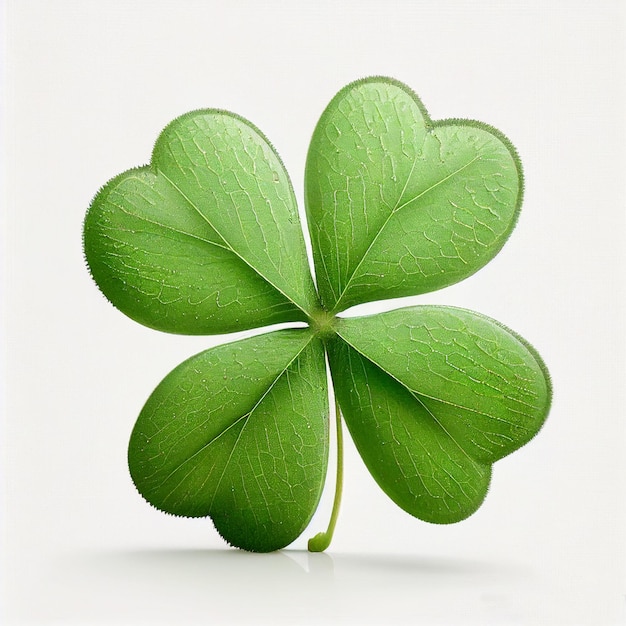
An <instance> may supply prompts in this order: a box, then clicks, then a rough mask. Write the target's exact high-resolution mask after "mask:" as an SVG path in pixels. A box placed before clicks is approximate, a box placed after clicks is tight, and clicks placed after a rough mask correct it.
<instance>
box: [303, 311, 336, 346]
mask: <svg viewBox="0 0 626 626" xmlns="http://www.w3.org/2000/svg"><path fill="white" fill-rule="evenodd" d="M309 322H310V324H311V328H312V329H313V330H314V331H315V333H316V334H317V335H319V336H320V337H321V338H322V339H325V338H327V337H332V336H333V335H334V334H335V326H336V325H337V318H336V317H335V316H334V315H333V314H332V313H329V312H328V311H326V310H325V309H318V310H317V311H314V312H313V313H312V314H311V316H310V317H309Z"/></svg>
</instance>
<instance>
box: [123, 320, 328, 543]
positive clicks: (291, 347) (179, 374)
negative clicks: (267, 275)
mask: <svg viewBox="0 0 626 626" xmlns="http://www.w3.org/2000/svg"><path fill="white" fill-rule="evenodd" d="M327 397H328V391H327V388H326V367H325V363H324V351H323V347H322V344H321V342H320V341H319V340H318V339H316V338H315V337H314V335H313V334H312V333H311V332H310V331H308V330H305V329H303V330H283V331H275V332H273V333H269V334H266V335H260V336H257V337H253V338H250V339H244V340H241V341H237V342H234V343H229V344H225V345H222V346H218V347H216V348H211V349H210V350H207V351H205V352H202V353H200V354H198V355H196V356H194V357H192V358H190V359H189V360H187V361H185V362H184V363H182V364H181V365H179V366H178V367H177V368H176V369H174V370H173V371H172V372H171V373H170V374H168V375H167V376H166V377H165V379H164V380H163V381H162V382H161V383H160V384H159V386H158V387H157V388H156V389H155V390H154V392H153V393H152V395H151V396H150V398H149V400H148V401H147V403H146V405H145V407H144V408H143V410H142V411H141V414H140V416H139V418H138V420H137V423H136V425H135V428H134V430H133V434H132V437H131V440H130V446H129V465H130V470H131V475H132V477H133V480H134V482H135V485H136V486H137V488H138V490H139V491H140V493H141V494H142V495H143V496H144V497H145V498H146V499H147V500H148V502H150V503H151V504H153V505H154V506H155V507H157V508H158V509H161V510H162V511H165V512H167V513H172V514H174V515H183V516H189V517H202V516H207V515H210V516H211V517H212V518H213V522H214V523H215V526H216V528H217V529H218V531H219V532H220V534H221V535H222V536H223V537H224V538H225V539H226V540H227V541H228V542H229V543H231V544H234V545H236V546H239V547H242V548H245V549H247V550H254V551H257V552H267V551H271V550H276V549H279V548H282V547H284V546H286V545H288V544H289V543H291V542H292V541H293V540H294V539H295V538H296V537H298V535H300V533H301V532H302V531H303V530H304V527H305V526H306V525H307V523H308V522H309V519H310V518H311V516H312V515H313V512H314V510H315V508H316V507H317V503H318V501H319V498H320V494H321V491H322V485H323V480H324V476H325V473H326V464H327V457H328V401H327Z"/></svg>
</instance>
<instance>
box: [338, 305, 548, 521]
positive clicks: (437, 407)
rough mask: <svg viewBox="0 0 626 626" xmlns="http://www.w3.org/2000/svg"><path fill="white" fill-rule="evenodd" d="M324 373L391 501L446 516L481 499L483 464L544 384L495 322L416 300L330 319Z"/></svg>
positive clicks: (523, 348) (532, 412) (536, 421)
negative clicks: (333, 322)
mask: <svg viewBox="0 0 626 626" xmlns="http://www.w3.org/2000/svg"><path fill="white" fill-rule="evenodd" d="M337 335H338V338H337V339H336V340H335V342H334V343H333V346H332V348H331V370H332V372H333V382H334V385H335V390H336V393H337V395H338V397H339V400H340V403H341V406H342V410H343V413H344V415H345V418H346V423H347V424H348V427H349V429H350V432H351V433H352V436H353V438H354V440H355V443H356V444H357V447H358V449H359V451H360V453H361V455H362V456H363V458H364V460H365V462H366V464H367V465H368V467H369V469H370V471H371V472H372V474H373V475H374V477H375V478H376V480H377V481H378V483H379V484H380V485H381V487H382V488H383V489H384V490H385V492H387V493H388V494H389V495H390V496H391V497H392V498H393V499H394V500H395V501H396V502H397V503H398V504H399V505H400V506H401V507H402V508H404V509H405V510H407V511H408V512H410V513H412V514H413V515H415V516H417V517H420V518H422V519H425V520H428V521H431V522H440V523H447V522H453V521H458V520H459V519H463V518H464V517H467V515H469V514H471V513H472V512H473V511H474V510H475V509H476V508H477V507H478V506H479V505H480V503H481V501H482V499H483V497H484V495H485V493H486V489H487V484H488V476H489V465H490V464H491V463H493V462H494V461H496V460H498V459H500V458H502V457H503V456H505V455H507V454H509V453H510V452H512V451H513V450H516V449H517V448H519V447H520V446H522V445H523V444H525V443H526V442H527V441H528V440H529V439H530V438H532V437H533V436H534V435H535V434H536V433H537V431H538V430H539V428H540V427H541V425H542V424H543V422H544V420H545V418H546V415H547V413H548V410H549V406H550V401H551V388H550V383H549V379H548V377H547V372H546V369H545V366H544V364H543V361H541V359H540V357H539V356H538V354H537V353H536V351H535V350H534V349H532V348H531V347H530V346H529V345H528V344H527V343H526V342H524V341H523V340H522V339H521V338H519V337H518V336H517V335H516V334H515V333H513V332H512V331H510V330H509V329H507V328H505V327H503V326H502V325H500V324H499V323H497V322H496V321H494V320H492V319H489V318H487V317H485V316H482V315H479V314H477V313H474V312H472V311H467V310H465V309H457V308H452V307H443V306H419V307H411V308H405V309H398V310H395V311H390V312H387V313H381V314H378V315H373V316H370V317H362V318H352V319H342V320H341V321H340V322H339V323H338V325H337Z"/></svg>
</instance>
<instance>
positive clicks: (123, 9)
mask: <svg viewBox="0 0 626 626" xmlns="http://www.w3.org/2000/svg"><path fill="white" fill-rule="evenodd" d="M625 8H626V3H623V2H618V1H615V2H608V1H602V0H594V2H588V1H587V0H585V1H580V2H564V1H553V2H548V1H546V0H536V1H531V0H526V1H520V2H513V1H511V2H496V1H495V0H494V1H493V2H487V1H485V2H464V3H462V2H445V1H440V0H438V1H435V0H433V1H432V2H417V1H415V2H409V1H408V0H407V1H405V2H401V1H389V0H386V1H385V2H383V1H379V2H368V1H366V0H362V1H359V2H356V1H355V2H341V1H335V2H330V1H323V0H316V1H314V2H292V3H288V2H283V3H280V2H262V1H259V2H252V1H250V2H232V3H227V2H219V1H213V2H210V1H209V2H201V1H197V2H192V1H184V0H178V1H176V2H174V1H171V2H165V1H157V0H151V1H148V0H146V1H129V0H124V1H121V0H109V1H107V2H95V1H84V0H83V1H78V0H76V1H74V2H70V1H51V0H41V1H35V0H20V1H19V2H18V1H17V0H14V1H12V2H9V3H8V6H7V7H6V11H5V21H4V29H5V34H6V37H5V38H4V43H5V50H4V51H3V55H4V60H5V63H4V79H5V89H4V90H3V94H4V96H3V98H4V102H3V113H4V118H3V127H4V129H3V134H2V136H3V141H4V143H5V150H4V151H3V156H4V166H5V168H4V185H3V194H4V197H3V199H2V209H3V210H2V224H1V226H2V235H3V238H4V242H3V245H2V251H3V254H4V268H3V276H2V283H3V284H2V286H3V288H2V298H3V306H4V315H3V324H4V328H3V333H4V335H5V338H4V339H3V341H2V345H3V348H5V351H6V359H5V360H4V363H3V369H4V375H3V378H4V382H3V392H4V396H5V398H4V399H5V404H4V411H3V415H4V416H5V417H6V419H5V420H4V422H3V426H2V429H3V430H2V432H1V433H0V434H1V439H0V441H1V445H2V451H3V458H2V467H1V468H0V469H1V470H2V474H3V477H4V478H3V484H2V495H3V499H4V502H3V515H2V520H3V521H2V525H3V526H2V530H3V543H4V546H3V548H2V553H1V555H2V556H1V558H2V570H3V579H4V586H5V590H4V593H3V596H4V600H3V610H4V612H5V622H6V623H8V624H10V625H13V624H20V625H21V624H95V625H99V624H129V625H130V624H180V625H185V624H196V623H202V624H228V623H241V624H266V623H267V624H279V623H285V624H348V623H355V624H392V625H393V624H426V625H430V624H433V625H444V624H445V625H448V624H449V625H463V624H480V625H484V624H493V625H498V626H501V625H508V624H523V625H526V624H528V625H543V624H545V625H556V624H564V625H578V624H581V625H594V626H605V625H612V624H623V623H625V621H626V582H625V562H626V554H625V544H626V541H625V535H626V531H625V529H626V515H625V513H626V511H625V503H624V502H625V497H626V490H625V477H626V471H625V470H626V467H625V460H624V456H625V454H624V452H625V450H624V448H625V446H624V443H625V434H626V431H625V426H624V424H625V421H626V417H625V400H626V396H625V393H624V387H625V386H626V385H625V382H626V378H625V374H626V372H625V367H624V356H625V353H626V350H625V342H624V340H625V336H624V319H625V318H624V314H625V307H624V272H623V270H624V249H625V244H626V241H625V240H626V236H625V233H626V229H625V226H626V224H625V211H626V209H625V206H626V193H625V183H624V180H625V171H626V150H625V147H624V146H625V140H626V118H625V113H626V97H625V96H626V90H625V81H626V61H625V48H624V41H625V40H626V23H625V21H626V11H625ZM372 74H384V75H390V76H393V77H395V78H397V79H399V80H402V81H403V82H405V83H407V84H409V85H410V86H411V87H413V88H414V89H415V90H416V91H417V93H418V94H420V96H421V98H422V99H423V101H424V103H425V105H426V107H427V108H428V110H429V112H430V114H431V116H432V117H433V118H434V119H441V118H446V117H467V118H475V119H479V120H482V121H485V122H488V123H490V124H492V125H494V126H496V127H497V128H499V129H500V130H502V131H503V132H504V133H505V134H506V135H508V136H509V137H510V139H511V140H512V141H513V143H514V144H515V145H516V146H517V148H518V150H519V152H520V154H521V157H522V161H523V164H524V168H525V174H526V195H525V201H524V205H523V210H522V214H521V217H520V221H519V224H518V226H517V228H516V230H515V231H514V233H513V236H512V237H511V240H510V241H509V242H508V243H507V245H506V246H505V248H504V249H503V251H502V252H501V253H500V254H499V255H498V256H497V258H496V259H495V260H494V261H493V262H492V263H490V264H489V265H488V266H487V267H486V268H484V269H483V270H481V271H480V272H479V273H478V274H476V275H475V276H473V277H471V278H469V279H467V280H466V281H464V282H463V283H461V284H459V285H456V286H453V287H449V288H447V289H445V290H442V291H440V292H437V293H434V294H429V295H426V296H422V297H420V298H415V299H412V300H410V302H415V303H418V302H419V303H428V302H442V303H447V304H453V305H457V306H462V307H467V308H472V309H476V310H478V311H481V312H482V313H485V314H487V315H489V316H492V317H495V318H496V319H498V320H500V321H502V322H503V323H505V324H507V325H508V326H510V327H511V328H513V329H515V330H516V331H518V332H519V333H520V334H522V335H523V336H524V337H526V338H527V339H528V340H529V341H530V342H531V343H533V344H534V345H535V346H536V347H537V348H538V349H539V350H540V352H541V353H542V355H543V357H544V359H545V360H546V362H547V364H548V367H549V368H550V370H551V373H552V377H553V383H554V390H555V396H554V405H553V409H552V412H551V415H550V417H549V418H548V421H547V423H546V425H545V427H544V429H543V430H542V431H541V433H540V434H539V435H538V437H537V438H535V439H534V440H533V441H532V442H531V443H530V444H528V446H527V447H525V448H524V449H522V450H521V451H519V452H517V453H515V454H513V455H512V456H510V457H508V458H506V459H504V460H502V461H501V462H499V463H498V464H497V465H496V466H495V468H494V478H493V483H492V486H491V490H490V493H489V495H488V496H487V499H486V501H485V504H484V505H483V507H482V508H481V509H480V510H479V511H478V512H477V513H476V514H475V515H474V516H472V517H471V518H470V519H468V520H467V521H465V522H462V523H460V524H457V525H453V526H441V527H439V526H433V525H428V524H426V523H423V522H420V521H418V520H415V519H413V518H411V517H410V516H408V515H407V514H405V513H403V512H402V511H401V510H400V509H398V508H397V507H396V506H395V505H394V504H393V503H391V501H389V500H388V499H387V498H386V496H385V495H384V494H383V493H382V492H381V491H380V490H379V489H378V487H377V486H376V485H375V484H374V481H373V480H372V479H371V478H370V477H369V475H368V474H367V472H366V471H365V469H364V466H363V464H362V463H361V461H360V459H359V458H358V457H357V455H356V453H355V452H354V449H353V447H352V445H351V444H350V445H349V446H348V450H347V459H346V477H345V491H344V502H343V507H342V512H341V515H340V518H339V524H338V527H337V531H336V534H335V539H334V542H333V544H332V546H331V549H330V551H329V552H328V553H327V554H324V555H308V554H307V553H306V552H303V548H305V546H306V539H307V538H308V537H309V536H311V535H312V534H315V533H316V532H317V531H319V530H322V529H323V528H325V526H326V523H327V519H328V513H329V509H330V501H331V500H332V493H327V494H326V495H325V496H324V500H323V503H322V506H321V508H320V510H319V512H318V514H317V515H316V516H315V518H314V519H313V522H312V524H311V527H310V528H309V529H308V530H307V531H306V532H305V534H304V535H303V537H302V538H301V539H300V540H298V541H297V542H296V543H295V544H294V545H293V546H292V548H291V549H290V550H287V551H284V552H282V553H278V554H273V555H248V554H245V553H241V552H238V551H235V550H230V549H227V548H226V547H225V546H224V545H223V544H222V542H221V540H220V539H219V537H218V536H217V534H216V532H215V531H214V530H213V527H212V525H211V523H210V521H208V520H185V519H177V518H172V517H169V516H165V515H163V514H160V513H158V512H157V511H155V510H154V509H152V508H151V507H149V506H148V505H147V504H145V502H144V501H143V500H142V498H141V497H139V495H137V493H136V492H135V490H134V487H133V485H132V483H131V481H130V478H129V476H128V472H127V469H126V445H127V441H128V437H129V434H130V431H131V428H132V426H133V423H134V420H135V417H136V415H137V414H138V412H139V410H140V409H141V406H142V405H143V402H144V401H145V399H146V398H147V396H148V394H149V393H150V391H151V390H152V389H153V387H154V386H155V385H156V383H157V382H158V381H160V380H161V378H162V377H163V376H164V375H165V374H166V373H167V372H168V371H169V370H170V369H172V368H173V367H174V366H175V365H177V364H178V363H179V362H180V361H182V360H183V359H185V358H186V357H187V356H190V355H191V354H194V353H196V352H199V351H200V350H202V349H204V348H205V347H208V346H210V345H214V344H215V343H218V342H222V341H224V340H225V339H226V338H224V337H209V338H204V337H177V336H169V335H165V334H163V333H158V332H155V331H151V330H148V329H146V328H143V327H141V326H139V325H138V324H136V323H134V322H132V321H131V320H129V319H128V318H126V317H125V316H124V315H122V314H121V313H119V312H118V311H116V310H115V309H114V308H113V307H111V306H110V305H109V304H108V303H107V302H106V301H105V299H104V298H103V297H102V296H101V295H100V293H99V292H98V290H97V288H96V287H95V285H94V284H93V283H92V281H91V279H90V277H89V274H88V272H87V270H86V268H85V265H84V262H83V257H82V250H81V226H82V219H83V216H84V213H85V210H86V208H87V206H88V205H89V203H90V200H91V198H92V197H93V195H94V194H95V192H96V191H97V190H98V188H99V187H100V186H101V185H102V184H103V183H105V182H106V181H107V180H108V179H109V178H110V177H112V176H113V175H115V174H117V173H119V172H121V171H123V170H124V169H127V168H129V167H131V166H134V165H140V164H143V163H145V162H146V161H147V160H148V159H149V156H150V151H151V149H152V144H153V142H154V140H155V139H156V137H157V135H158V133H159V131H160V130H161V128H162V127H163V126H164V125H165V124H166V123H167V122H168V121H170V120H171V119H172V118H174V117H175V116H177V115H179V114H181V113H183V112H185V111H188V110H191V109H196V108H203V107H219V108H225V109H230V110H233V111H236V112H237V113H239V114H241V115H243V116H245V117H247V118H248V119H250V120H252V121H253V122H254V123H255V124H256V125H258V126H259V127H260V128H261V129H262V130H263V132H264V133H266V134H267V136H268V137H269V138H270V140H271V141H272V142H273V143H274V145H275V146H276V147H277V149H278V151H279V152H280V154H281V156H282V157H283V160H284V161H285V164H286V166H287V168H288V170H289V172H290V174H291V176H292V179H293V182H294V186H295V188H296V192H297V194H298V197H299V199H301V197H302V182H303V168H304V159H305V155H306V150H307V145H308V140H309V138H310V135H311V133H312V131H313V127H314V125H315V123H316V121H317V118H318V116H319V115H320V113H321V112H322V110H323V108H324V107H325V105H326V104H327V102H328V101H329V100H330V98H331V97H332V96H333V95H334V94H335V92H336V91H337V90H338V89H339V88H341V87H342V86H343V85H344V84H346V83H348V82H350V81H352V80H354V79H356V78H359V77H363V76H367V75H372ZM406 303H407V301H405V302H403V304H406ZM397 304H398V303H397V302H394V303H393V306H397ZM386 306H390V305H389V304H387V305H386ZM331 471H332V469H331ZM329 491H332V490H329Z"/></svg>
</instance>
